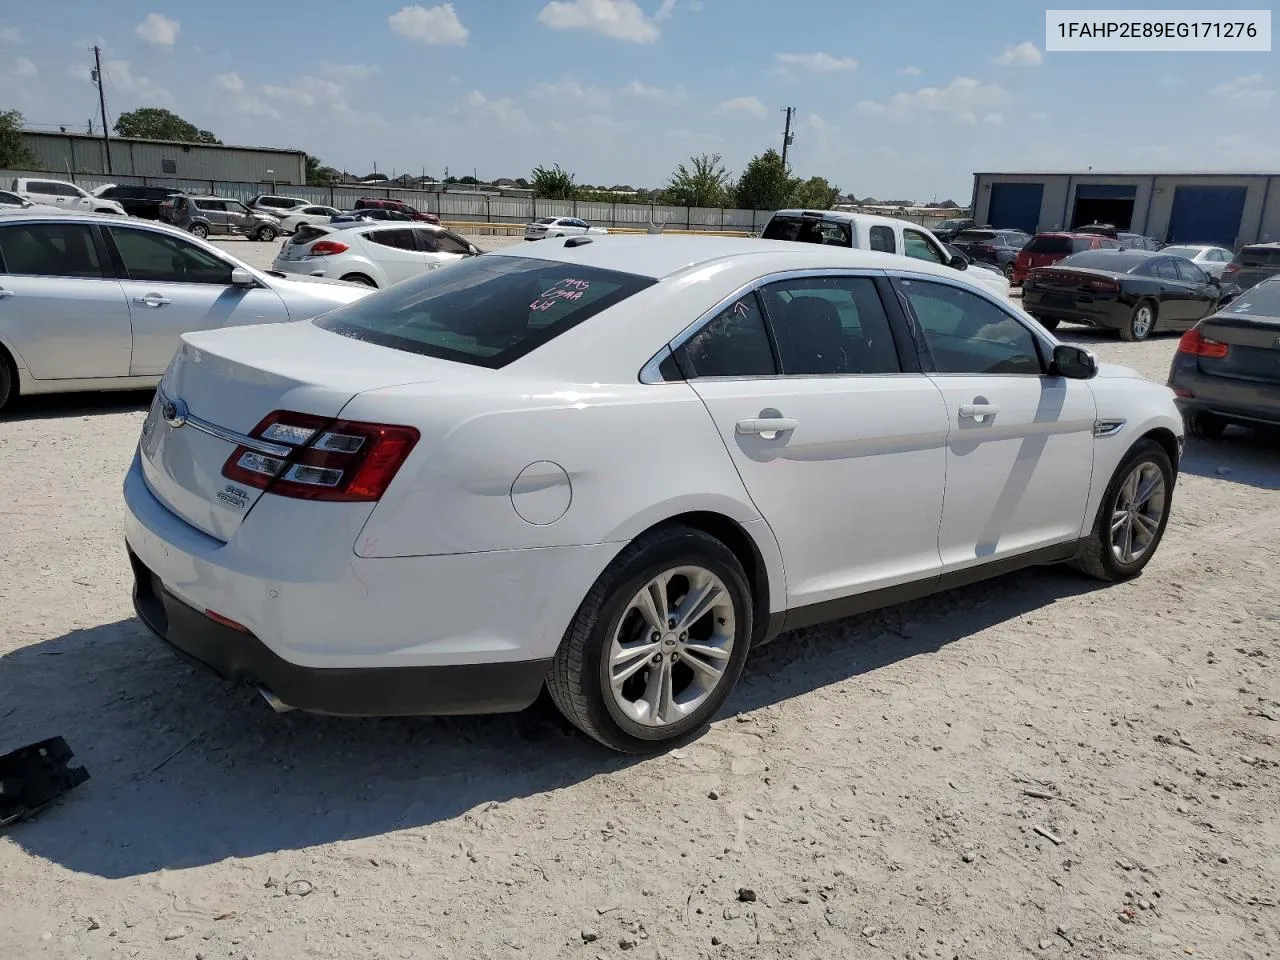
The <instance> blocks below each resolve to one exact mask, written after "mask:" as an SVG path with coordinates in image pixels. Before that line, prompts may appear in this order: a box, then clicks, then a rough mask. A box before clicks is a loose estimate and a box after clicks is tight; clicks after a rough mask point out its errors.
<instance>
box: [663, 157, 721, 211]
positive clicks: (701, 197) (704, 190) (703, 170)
mask: <svg viewBox="0 0 1280 960" xmlns="http://www.w3.org/2000/svg"><path fill="white" fill-rule="evenodd" d="M662 197H663V200H664V201H665V202H666V203H669V204H672V205H673V206H679V207H726V206H728V205H729V203H730V202H731V199H732V197H733V177H732V176H731V175H730V173H729V171H728V170H727V169H726V168H725V165H724V163H723V162H722V158H721V156H720V154H718V153H703V154H699V155H698V156H696V157H690V158H689V163H688V164H687V165H686V164H683V163H682V164H680V166H678V167H676V172H675V173H673V174H672V175H671V179H670V180H668V181H667V186H666V189H665V190H663V192H662Z"/></svg>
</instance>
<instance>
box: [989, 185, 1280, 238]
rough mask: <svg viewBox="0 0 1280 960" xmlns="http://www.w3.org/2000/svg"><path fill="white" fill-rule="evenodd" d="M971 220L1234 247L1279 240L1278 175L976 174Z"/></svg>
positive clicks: (1279, 195) (992, 224) (1279, 192)
mask: <svg viewBox="0 0 1280 960" xmlns="http://www.w3.org/2000/svg"><path fill="white" fill-rule="evenodd" d="M972 210H973V218H974V219H975V220H977V221H978V223H982V224H988V223H989V224H991V226H993V227H1016V228H1018V229H1020V230H1025V231H1027V232H1028V233H1035V232H1037V231H1040V230H1069V229H1071V228H1073V227H1079V226H1083V225H1084V224H1087V223H1093V222H1095V221H1096V222H1100V223H1111V224H1115V226H1116V229H1118V230H1124V231H1131V232H1133V233H1140V234H1143V235H1144V236H1148V237H1154V238H1155V239H1157V240H1161V241H1163V242H1165V243H1213V244H1218V245H1220V246H1224V247H1231V248H1232V249H1235V248H1237V247H1239V246H1240V245H1242V244H1245V243H1255V242H1258V241H1267V240H1276V239H1280V174H1269V173H1212V174H1205V173H1095V172H1092V171H1090V172H1088V173H975V174H974V175H973V206H972Z"/></svg>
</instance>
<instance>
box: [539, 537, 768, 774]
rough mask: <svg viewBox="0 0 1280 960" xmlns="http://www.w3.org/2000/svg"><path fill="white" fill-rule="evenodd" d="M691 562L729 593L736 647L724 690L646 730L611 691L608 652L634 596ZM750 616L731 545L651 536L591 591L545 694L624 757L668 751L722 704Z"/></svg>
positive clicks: (747, 636)
mask: <svg viewBox="0 0 1280 960" xmlns="http://www.w3.org/2000/svg"><path fill="white" fill-rule="evenodd" d="M685 564H696V565H698V566H701V567H703V568H705V569H706V570H708V571H710V572H711V573H713V574H714V575H715V576H717V577H719V579H720V580H721V582H722V583H723V584H724V585H725V587H726V589H727V590H728V592H729V594H730V597H731V600H732V603H733V617H734V628H735V629H734V639H733V649H732V651H731V652H730V655H729V658H728V661H727V663H726V665H725V669H724V673H723V675H722V677H721V679H720V680H719V683H718V685H717V686H716V687H715V688H714V689H712V690H711V691H710V692H709V694H708V696H707V699H706V700H705V701H704V702H703V703H702V704H701V706H699V707H698V708H697V709H696V710H694V711H693V712H692V713H691V714H690V715H689V716H687V717H685V718H684V719H682V720H679V721H677V722H674V723H670V724H666V725H663V726H652V727H650V726H643V725H641V724H639V723H637V722H636V721H634V720H633V719H631V718H630V717H628V716H626V715H625V714H624V713H623V712H622V710H621V709H620V708H619V706H618V705H617V704H616V703H615V702H614V697H613V695H612V693H611V691H610V690H609V689H608V687H609V679H608V677H607V676H606V670H607V668H608V664H607V660H608V657H607V655H606V652H607V651H608V649H609V647H610V644H611V643H612V639H613V634H614V631H615V630H616V629H617V628H618V626H619V625H620V623H621V621H622V619H623V617H624V616H625V615H626V614H627V612H628V607H629V604H630V602H631V599H632V598H633V597H634V596H635V595H636V593H637V592H638V591H640V589H641V588H642V587H643V586H644V585H645V584H646V583H648V582H649V581H650V580H652V579H653V578H654V577H656V576H658V575H659V574H660V573H662V572H663V571H664V570H667V569H670V568H672V567H677V566H681V565H685ZM751 618H752V603H751V589H750V587H749V586H748V585H747V577H746V574H745V573H744V572H743V569H742V564H740V563H739V562H738V558H737V557H736V556H734V554H733V552H732V551H731V550H730V549H729V548H728V547H726V546H725V545H724V544H723V543H721V542H720V541H719V540H717V539H715V538H714V537H712V536H710V535H708V534H706V533H703V532H702V531H700V530H694V529H692V528H689V527H684V526H673V527H668V528H665V529H660V530H656V531H653V532H652V533H648V534H645V535H644V536H642V537H640V538H639V539H637V540H636V541H635V542H633V543H632V544H630V545H629V546H628V547H627V548H626V549H625V550H623V551H622V553H621V554H619V555H618V557H617V558H616V559H615V560H614V561H613V563H611V564H609V566H608V568H607V569H606V570H605V571H604V573H602V574H601V575H600V578H599V579H598V580H597V581H596V582H595V584H594V585H593V586H592V588H591V591H590V592H589V593H588V594H587V596H586V599H584V600H583V601H582V604H581V606H579V608H578V612H577V613H576V614H575V615H574V618H573V622H572V623H570V625H569V629H568V630H567V631H566V632H565V635H564V639H563V640H561V642H560V647H559V649H558V650H557V651H556V655H555V658H554V659H553V661H552V665H551V671H550V673H549V674H548V676H547V690H548V692H549V693H550V694H551V699H552V701H553V702H554V703H555V705H556V707H557V708H558V709H559V710H560V712H561V713H562V714H564V716H565V719H567V720H568V721H569V722H570V723H572V724H573V725H574V726H575V727H577V728H578V729H579V730H581V731H582V732H583V733H585V734H587V735H588V736H590V737H592V738H593V739H595V740H597V741H599V742H600V743H602V744H604V745H605V746H606V747H609V748H610V749H613V750H617V751H619V752H622V753H649V752H653V751H656V750H660V749H663V748H665V747H668V746H671V745H672V744H675V743H679V742H682V741H684V740H686V739H688V738H689V736H690V735H692V734H695V733H697V732H699V731H701V730H702V729H703V728H704V727H705V726H706V725H707V723H708V722H709V721H710V720H711V718H712V717H713V716H715V713H716V711H717V710H719V709H720V707H721V706H723V705H724V701H725V700H726V699H727V698H728V696H729V694H730V693H731V692H732V690H733V686H734V684H735V683H737V680H738V677H739V675H740V674H741V673H742V666H743V664H744V663H745V662H746V658H747V652H748V647H749V646H750V642H751V635H752V619H751ZM655 649H658V647H657V645H656V644H655ZM661 655H662V654H659V656H661ZM647 669H648V668H646V670H647ZM686 669H687V668H686Z"/></svg>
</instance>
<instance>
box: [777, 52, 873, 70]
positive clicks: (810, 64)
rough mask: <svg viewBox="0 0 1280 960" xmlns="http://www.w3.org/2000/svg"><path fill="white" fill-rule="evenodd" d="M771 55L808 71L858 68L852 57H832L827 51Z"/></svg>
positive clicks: (782, 61)
mask: <svg viewBox="0 0 1280 960" xmlns="http://www.w3.org/2000/svg"><path fill="white" fill-rule="evenodd" d="M773 56H774V59H776V60H777V61H778V62H779V63H781V64H785V65H786V66H788V67H798V68H800V69H801V70H808V71H809V72H810V73H840V72H842V71H846V70H857V69H858V61H857V60H854V59H853V58H852V57H833V56H832V55H831V54H829V53H775V54H774V55H773Z"/></svg>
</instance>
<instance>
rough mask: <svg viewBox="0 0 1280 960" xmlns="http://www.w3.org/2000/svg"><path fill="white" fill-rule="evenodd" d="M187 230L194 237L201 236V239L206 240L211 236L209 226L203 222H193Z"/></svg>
mask: <svg viewBox="0 0 1280 960" xmlns="http://www.w3.org/2000/svg"><path fill="white" fill-rule="evenodd" d="M187 232H188V233H190V234H191V235H192V236H193V237H199V238H200V239H201V240H204V239H206V238H207V237H208V236H209V228H208V227H206V226H205V225H204V224H203V223H193V224H192V225H191V226H189V227H188V228H187Z"/></svg>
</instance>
